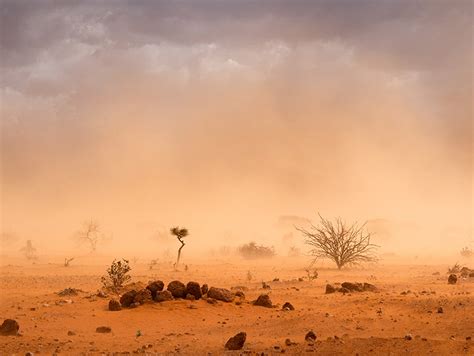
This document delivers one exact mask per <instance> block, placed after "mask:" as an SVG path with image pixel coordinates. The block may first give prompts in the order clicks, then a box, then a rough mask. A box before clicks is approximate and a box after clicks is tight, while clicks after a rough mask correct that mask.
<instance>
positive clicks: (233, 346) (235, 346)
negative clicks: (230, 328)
mask: <svg viewBox="0 0 474 356" xmlns="http://www.w3.org/2000/svg"><path fill="white" fill-rule="evenodd" d="M246 339H247V333H245V332H240V333H238V334H237V335H235V336H232V337H231V338H230V339H229V340H227V342H226V343H225V348H226V349H227V350H241V349H242V347H244V344H245V340H246Z"/></svg>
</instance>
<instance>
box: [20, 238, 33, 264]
mask: <svg viewBox="0 0 474 356" xmlns="http://www.w3.org/2000/svg"><path fill="white" fill-rule="evenodd" d="M20 252H23V254H24V255H25V257H26V258H27V259H28V260H36V259H37V257H36V248H34V247H33V243H32V242H31V240H28V241H26V246H25V247H22V248H21V249H20Z"/></svg>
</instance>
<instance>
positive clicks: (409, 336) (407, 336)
mask: <svg viewBox="0 0 474 356" xmlns="http://www.w3.org/2000/svg"><path fill="white" fill-rule="evenodd" d="M404 339H405V340H408V341H410V340H413V336H411V334H406V335H405V337H404Z"/></svg>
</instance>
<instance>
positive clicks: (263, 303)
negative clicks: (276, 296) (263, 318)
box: [253, 294, 273, 308]
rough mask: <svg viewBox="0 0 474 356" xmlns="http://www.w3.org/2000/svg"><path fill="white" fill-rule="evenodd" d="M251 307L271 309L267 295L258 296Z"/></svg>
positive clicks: (271, 305)
mask: <svg viewBox="0 0 474 356" xmlns="http://www.w3.org/2000/svg"><path fill="white" fill-rule="evenodd" d="M253 305H256V306H259V307H265V308H271V307H273V304H272V301H271V299H270V297H269V295H268V294H261V295H259V296H258V298H257V300H256V301H254V302H253Z"/></svg>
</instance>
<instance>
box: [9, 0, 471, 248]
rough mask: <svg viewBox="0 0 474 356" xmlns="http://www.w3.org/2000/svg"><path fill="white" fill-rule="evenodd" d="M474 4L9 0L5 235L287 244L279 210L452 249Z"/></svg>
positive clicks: (460, 216) (465, 202) (465, 183)
mask: <svg viewBox="0 0 474 356" xmlns="http://www.w3.org/2000/svg"><path fill="white" fill-rule="evenodd" d="M472 6H473V3H472V1H468V0H466V1H464V0H452V1H444V0H443V1H436V0H434V1H406V0H400V1H388V0H380V1H374V0H372V1H365V0H361V1H349V0H345V1H344V0H336V1H298V0H296V1H289V0H287V1H280V0H271V1H270V0H267V1H265V0H264V1H247V0H242V1H231V0H220V1H217V0H214V1H140V0H138V1H119V0H117V1H111V0H108V1H100V0H96V1H92V0H89V1H64V0H63V1H46V0H44V1H42V0H38V1H33V0H29V1H26V0H18V1H11V0H0V17H1V18H0V26H1V27H0V29H1V47H0V67H1V78H0V90H1V96H0V99H1V230H2V234H3V235H2V236H7V235H8V236H17V242H18V243H20V242H21V241H24V240H26V239H31V240H33V241H34V242H36V244H37V245H39V246H40V247H41V248H42V249H43V250H44V251H47V250H48V251H49V250H54V249H63V250H64V249H68V248H71V246H73V236H74V232H75V231H76V230H77V229H79V228H80V226H81V223H82V222H83V221H85V220H87V219H96V220H97V221H99V222H100V224H101V228H102V231H103V232H104V234H106V235H107V236H110V237H112V241H114V242H113V243H112V244H111V245H109V247H108V248H113V247H114V246H115V248H119V247H121V248H129V247H130V244H133V243H135V245H137V241H140V242H141V243H140V244H139V245H140V246H143V247H144V248H147V246H148V245H149V244H153V243H156V241H152V240H153V239H155V238H154V236H155V235H156V234H157V231H166V230H167V229H168V228H169V227H171V226H174V225H180V226H186V227H187V228H189V230H190V237H189V240H190V243H191V245H192V244H193V243H194V246H195V247H194V249H196V250H199V248H210V247H218V246H224V245H236V244H239V243H242V242H246V241H250V240H256V241H258V242H260V243H264V244H274V245H279V244H280V242H281V236H282V234H284V233H286V232H287V231H282V230H285V229H286V230H288V228H284V229H282V228H281V227H280V226H279V225H278V219H279V218H281V217H282V216H295V217H302V218H308V219H312V220H314V219H316V218H317V213H318V212H319V213H321V214H322V215H324V216H326V217H329V218H332V217H336V216H341V217H342V218H344V219H346V220H347V221H352V220H358V221H365V220H373V219H378V220H377V221H384V222H385V225H387V226H389V228H388V229H390V231H391V234H390V236H391V237H390V238H389V241H384V243H385V244H386V245H387V251H391V250H397V249H399V250H400V251H413V250H414V251H424V250H426V249H431V250H433V251H444V250H446V244H447V243H450V246H449V249H451V250H453V251H454V250H456V251H457V250H459V249H460V248H461V247H462V246H463V245H465V244H468V243H469V241H470V240H472V239H473V237H472V236H473V235H472V232H473V227H472V221H473V217H474V215H473V199H474V196H473V173H472V167H473V147H472V138H473V121H472V99H473V93H472V83H473V71H472V63H473V62H472V59H473V58H472V56H473V27H472V23H473V22H472V20H473V19H472ZM315 222H317V220H315ZM382 235H383V234H382ZM295 239H298V237H295ZM155 240H156V239H155ZM168 242H169V241H165V242H162V243H163V244H167V243H168ZM170 243H171V244H172V243H174V241H171V242H170ZM294 243H296V244H297V243H298V241H297V240H295V242H294ZM4 248H5V247H4ZM135 248H136V246H135Z"/></svg>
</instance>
